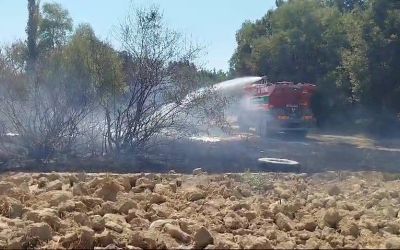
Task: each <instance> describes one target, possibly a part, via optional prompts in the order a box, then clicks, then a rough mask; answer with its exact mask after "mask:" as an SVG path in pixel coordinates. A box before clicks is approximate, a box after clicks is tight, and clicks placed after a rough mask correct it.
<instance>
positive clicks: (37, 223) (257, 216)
mask: <svg viewBox="0 0 400 250" xmlns="http://www.w3.org/2000/svg"><path fill="white" fill-rule="evenodd" d="M399 190H400V181H399V180H396V178H392V179H391V178H387V175H383V174H382V173H378V172H353V173H350V172H324V173H319V174H313V175H305V174H276V173H263V174H258V173H257V174H252V173H243V174H239V173H238V174H221V175H207V174H206V173H204V172H201V171H196V173H195V175H181V174H176V173H166V174H152V173H150V174H144V173H141V174H112V175H111V174H85V173H47V174H45V173H34V174H27V173H9V174H7V175H1V176H0V196H1V198H0V214H1V215H0V249H3V248H31V247H34V248H51V249H54V248H57V249H59V248H96V249H102V248H107V249H118V248H124V249H125V248H128V249H148V248H151V249H152V248H196V249H199V248H205V249H222V248H247V249H265V248H284V249H287V248H304V249H310V248H400V236H399V234H400V214H399V209H400V191H399Z"/></svg>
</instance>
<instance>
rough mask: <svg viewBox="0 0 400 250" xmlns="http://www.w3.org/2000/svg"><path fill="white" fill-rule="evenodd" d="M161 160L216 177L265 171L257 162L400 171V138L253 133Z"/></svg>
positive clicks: (176, 145) (179, 147) (184, 146)
mask: <svg viewBox="0 0 400 250" xmlns="http://www.w3.org/2000/svg"><path fill="white" fill-rule="evenodd" d="M159 151H160V152H162V154H161V155H160V158H159V162H163V163H164V164H165V165H166V166H167V168H168V169H175V170H177V171H183V172H187V171H191V169H193V168H197V167H201V168H202V169H203V170H205V171H208V172H212V173H222V172H243V171H245V170H247V169H250V170H251V171H262V170H263V167H262V166H260V165H259V163H258V161H257V159H258V158H261V157H271V158H285V159H290V160H295V161H298V162H299V163H300V164H301V171H302V172H323V171H328V170H333V171H335V170H351V171H358V170H378V171H385V172H399V171H400V139H371V138H368V137H366V136H363V135H351V136H350V135H338V134H322V133H318V132H312V133H310V134H309V135H307V137H305V138H299V137H294V136H289V135H285V134H282V135H276V136H273V137H269V138H260V137H258V136H256V135H253V134H236V135H234V136H227V137H211V138H207V137H203V138H197V140H181V141H176V142H173V143H171V144H169V145H166V146H164V147H161V149H159Z"/></svg>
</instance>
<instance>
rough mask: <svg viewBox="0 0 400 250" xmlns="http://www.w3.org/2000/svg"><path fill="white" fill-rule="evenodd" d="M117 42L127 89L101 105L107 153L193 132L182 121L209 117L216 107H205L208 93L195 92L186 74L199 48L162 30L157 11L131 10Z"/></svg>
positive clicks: (135, 149)
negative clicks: (121, 49) (120, 52)
mask: <svg viewBox="0 0 400 250" xmlns="http://www.w3.org/2000/svg"><path fill="white" fill-rule="evenodd" d="M119 38H120V41H121V44H122V45H123V49H124V51H123V52H122V57H123V61H124V63H123V64H124V66H123V67H124V71H125V73H126V76H127V77H126V78H127V79H126V84H127V87H126V89H125V91H124V92H123V93H122V94H121V95H120V96H119V97H118V98H116V99H115V98H114V100H112V101H110V102H108V103H106V104H105V105H103V107H104V112H105V121H106V136H105V137H106V145H107V151H108V152H113V153H117V154H119V153H127V152H138V151H141V150H143V149H145V148H146V147H147V146H149V144H151V143H149V142H150V141H152V143H154V139H155V138H156V137H157V136H159V135H162V134H164V135H165V134H182V133H184V132H185V131H189V130H191V129H193V128H194V126H188V124H189V123H188V122H193V121H197V122H204V119H202V118H204V117H202V115H201V114H203V116H204V115H205V116H207V115H208V116H210V115H215V113H216V112H214V111H213V110H216V109H217V107H218V106H220V105H213V106H212V107H210V103H213V102H209V100H210V99H212V96H213V94H212V91H211V90H210V89H208V88H204V89H202V90H200V91H195V90H197V89H198V88H199V87H200V86H201V85H200V83H199V82H196V77H195V75H194V74H192V73H191V71H190V68H191V67H193V65H194V63H193V62H194V60H195V58H196V56H197V54H198V52H199V51H200V48H199V47H198V46H194V45H193V44H190V43H188V42H187V41H186V40H185V39H184V38H183V37H182V36H181V35H180V34H179V33H177V32H174V31H172V30H170V29H168V28H166V27H165V25H164V23H163V21H162V15H161V14H160V11H159V10H158V8H156V7H153V8H150V9H135V10H133V11H132V12H131V14H130V15H129V16H128V18H127V19H126V21H125V22H124V23H123V24H122V25H121V27H120V32H119ZM182 70H186V71H184V72H185V73H184V74H182V72H183V71H182ZM214 100H216V101H217V100H218V101H219V103H223V102H221V100H220V99H218V98H214ZM214 103H217V102H214ZM207 105H208V106H207ZM195 113H196V115H197V119H196V116H193V114H195ZM215 116H216V115H215Z"/></svg>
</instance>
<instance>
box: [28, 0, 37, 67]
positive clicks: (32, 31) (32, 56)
mask: <svg viewBox="0 0 400 250" xmlns="http://www.w3.org/2000/svg"><path fill="white" fill-rule="evenodd" d="M28 15H29V16H28V24H27V26H26V34H27V36H28V38H27V41H26V43H27V47H28V48H27V65H26V68H27V70H28V71H31V70H33V69H34V68H35V64H36V60H37V57H38V55H39V53H38V48H37V39H38V22H39V2H38V1H37V0H28Z"/></svg>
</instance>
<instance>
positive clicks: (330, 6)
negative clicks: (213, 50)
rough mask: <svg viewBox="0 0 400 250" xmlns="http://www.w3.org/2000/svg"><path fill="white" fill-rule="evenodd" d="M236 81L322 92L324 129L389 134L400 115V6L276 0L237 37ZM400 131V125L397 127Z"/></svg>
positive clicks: (319, 111)
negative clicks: (255, 78) (284, 83)
mask: <svg viewBox="0 0 400 250" xmlns="http://www.w3.org/2000/svg"><path fill="white" fill-rule="evenodd" d="M236 41H237V48H236V50H235V53H234V54H233V56H232V58H231V59H230V73H231V74H232V75H236V76H240V75H266V76H268V77H269V79H270V80H271V81H278V80H289V81H295V82H309V83H315V84H317V85H318V93H317V94H316V95H315V98H314V100H313V108H314V113H315V114H316V116H317V118H318V121H319V124H320V125H325V126H327V125H338V124H345V123H347V124H352V125H356V124H358V125H359V127H360V128H366V129H370V130H372V131H382V130H386V129H387V128H388V127H390V126H393V125H394V124H395V123H396V114H398V113H399V112H400V74H399V73H398V72H400V56H399V55H400V2H399V1H389V0H288V1H284V0H277V1H276V8H275V9H273V10H269V11H268V12H267V13H266V14H265V15H264V16H263V17H262V18H261V19H259V20H256V21H255V22H250V21H246V22H244V23H243V24H242V27H241V28H240V29H239V30H238V31H237V33H236ZM397 126H398V123H397Z"/></svg>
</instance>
